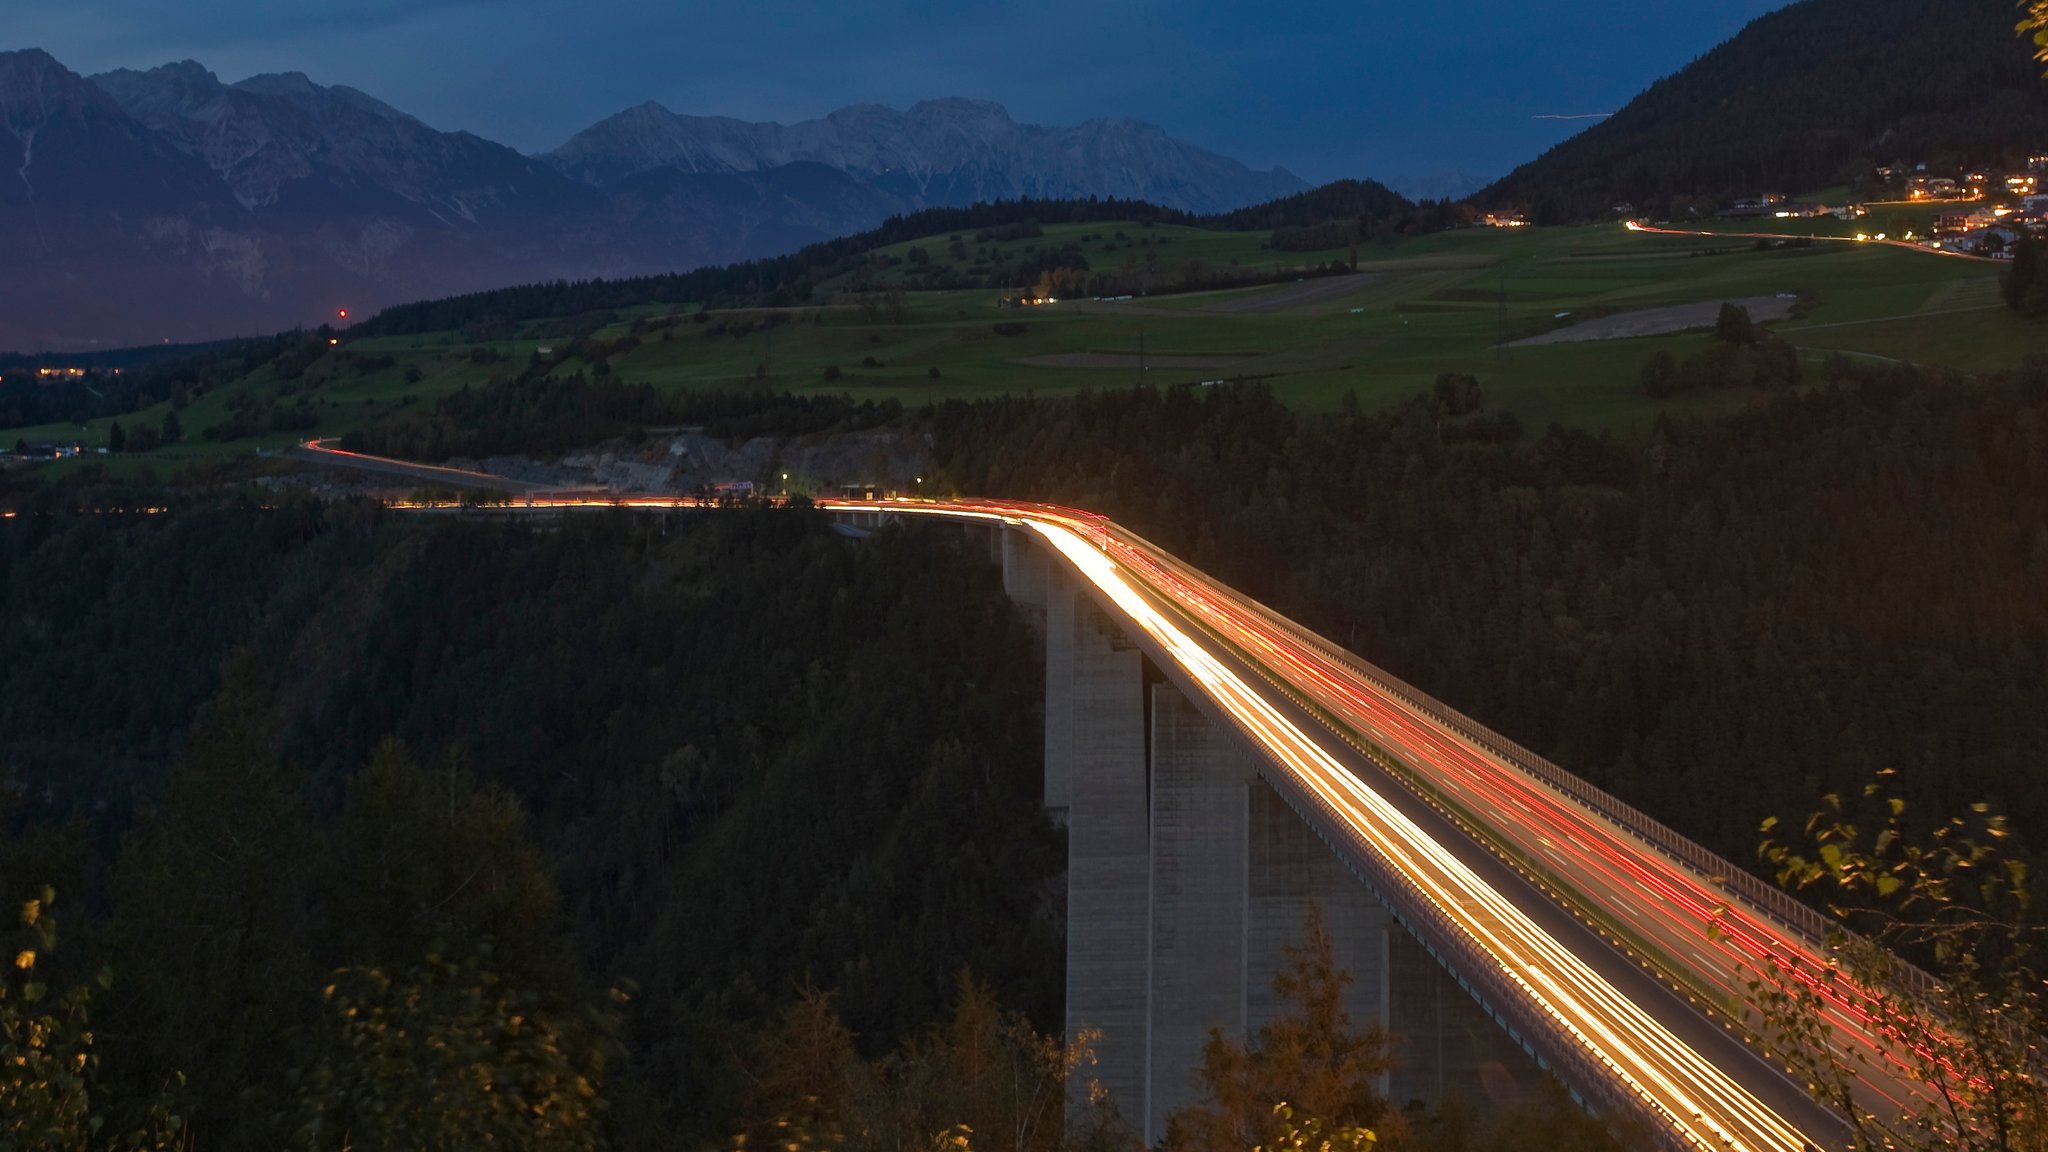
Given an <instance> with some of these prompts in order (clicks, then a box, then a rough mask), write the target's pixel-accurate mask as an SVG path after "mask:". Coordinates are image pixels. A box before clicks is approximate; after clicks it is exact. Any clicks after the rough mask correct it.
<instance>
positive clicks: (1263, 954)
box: [1245, 782, 1394, 1031]
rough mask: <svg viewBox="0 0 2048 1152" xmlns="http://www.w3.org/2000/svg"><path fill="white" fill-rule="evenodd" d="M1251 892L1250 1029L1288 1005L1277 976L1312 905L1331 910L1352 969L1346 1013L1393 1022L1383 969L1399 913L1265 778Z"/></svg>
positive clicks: (1331, 924)
mask: <svg viewBox="0 0 2048 1152" xmlns="http://www.w3.org/2000/svg"><path fill="white" fill-rule="evenodd" d="M1249 889H1250V905H1249V909H1250V915H1249V918H1248V919H1249V924H1248V929H1247V933H1248V940H1247V952H1246V965H1245V1005H1246V1011H1245V1023H1246V1026H1247V1027H1249V1028H1250V1029H1252V1030H1253V1031H1256V1030H1257V1029H1259V1028H1261V1027H1263V1026H1265V1024H1266V1022H1267V1021H1269V1020H1271V1019H1273V1018H1274V1017H1275V1016H1277V1015H1279V1014H1280V1013H1282V1012H1283V1011H1285V1010H1286V1009H1287V1007H1288V1006H1287V1005H1284V1004H1282V1003H1281V1002H1280V1000H1279V998H1278V997H1277V996H1276V995H1275V994H1274V992H1273V977H1274V975H1275V974H1276V973H1278V972H1279V971H1280V970H1281V969H1282V968H1283V967H1285V966H1286V963H1287V958H1286V955H1285V953H1284V952H1283V948H1284V947H1285V946H1287V945H1294V944H1299V943H1301V942H1302V939H1303V929H1304V927H1305V926H1306V925H1307V922H1308V910H1309V906H1310V905H1311V904H1314V905H1316V906H1318V907H1320V908H1321V909H1322V911H1323V923H1324V924H1325V925H1326V926H1327V927H1328V928H1329V932H1330V941H1331V944H1332V947H1333V951H1334V952H1335V954H1336V960H1337V966H1338V967H1339V968H1342V969H1343V970H1344V971H1346V972H1349V973H1350V974H1351V984H1350V986H1349V987H1347V988H1346V989H1345V996H1344V1007H1345V1010H1346V1011H1347V1012H1349V1013H1350V1014H1351V1018H1352V1020H1353V1021H1355V1022H1357V1023H1359V1024H1373V1023H1377V1024H1381V1025H1385V1024H1386V1022H1387V1017H1386V1001H1385V999H1384V997H1383V995H1382V989H1383V986H1384V980H1383V975H1382V972H1383V966H1384V965H1385V963H1386V945H1385V934H1386V930H1387V927H1388V925H1390V924H1393V923H1394V920H1393V917H1392V915H1391V914H1390V913H1388V912H1387V910H1386V909H1385V908H1384V907H1382V906H1381V905H1380V903H1379V901H1378V900H1376V899H1374V897H1373V895H1372V892H1371V890H1370V889H1368V888H1366V886H1365V885H1364V884H1363V883H1362V882H1360V881H1359V879H1358V878H1357V877H1356V876H1353V875H1352V874H1351V870H1350V869H1349V868H1346V867H1345V866H1344V862H1343V861H1342V860H1339V859H1338V858H1337V854H1336V853H1335V852H1334V851H1332V850H1331V848H1330V846H1329V845H1327V844H1325V843H1323V842H1322V841H1321V840H1320V839H1317V837H1316V834H1315V833H1314V832H1313V831H1312V830H1310V828H1309V826H1308V825H1307V824H1306V823H1305V822H1303V821H1302V819H1301V817H1299V816H1297V815H1296V814H1295V812H1294V809H1292V808H1290V807H1288V806H1287V802H1286V801H1285V800H1282V799H1281V798H1280V796H1279V794H1278V793H1276V792H1274V791H1273V790H1272V789H1271V788H1269V787H1267V786H1266V785H1265V784H1264V783H1263V782H1261V783H1260V784H1259V785H1258V786H1257V787H1255V788H1253V789H1252V790H1251V852H1250V860H1249Z"/></svg>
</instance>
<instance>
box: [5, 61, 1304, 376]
mask: <svg viewBox="0 0 2048 1152" xmlns="http://www.w3.org/2000/svg"><path fill="white" fill-rule="evenodd" d="M0 161H4V163H0V168H4V169H11V170H12V173H13V177H14V178H13V179H0V263H4V264H5V266H6V267H7V268H8V269H9V271H10V273H11V274H10V275H9V276H8V277H6V278H5V281H4V282H0V348H10V347H11V348H17V349H24V350H26V349H30V348H40V347H50V348H89V347H109V346H118V345H124V344H136V343H155V342H158V341H162V340H190V339H204V338H209V337H217V336H223V335H231V334H237V333H249V332H259V331H269V330H275V329H279V328H285V327H291V326H294V325H301V324H317V323H319V322H321V321H322V320H324V319H326V318H328V317H331V316H333V315H334V314H335V311H336V309H339V308H343V307H346V308H349V309H351V310H352V311H355V312H357V313H359V314H367V313H368V312H369V311H370V310H372V309H374V308H376V307H379V306H382V305H385V304H390V303H396V302H402V301H406V300H413V299H422V298H428V297H435V296H446V295H452V294H458V293H462V292H469V291H475V290H478V289H482V288H488V287H495V286H498V285H503V284H511V283H521V282H530V281H535V280H545V279H555V278H566V279H581V278H589V277H596V276H605V277H616V276H627V275H639V274H647V273H656V272H666V271H675V270H681V269H687V268H692V267H696V266H700V265H704V264H711V263H724V262H730V261H735V260H742V259H747V258H751V257H756V256H763V255H771V254H775V253H780V252H786V251H791V250H793V249H795V248H798V247H800V246H802V245H804V244H807V243H811V242H814V241H818V240H823V239H829V238H831V237H835V236H840V235H845V234H847V233H851V232H857V231H861V230H863V229H866V228H871V227H873V226H875V225H876V224H879V223H880V222H881V221H883V220H884V219H886V218H888V217H889V216H891V215H895V214H898V213H903V212H908V211H914V210H916V209H919V208H925V207H932V206H943V205H961V204H967V203H971V202H974V201H976V200H987V199H993V198H1015V197H1020V196H1035V197H1073V196H1081V197H1085V196H1116V197H1123V198H1140V199H1145V200H1149V201H1151V202H1154V203H1158V204H1162V205H1165V206H1168V207H1175V208H1182V209H1186V210H1191V211H1198V212H1215V211H1223V210H1228V209H1231V208H1237V207H1242V206H1244V205H1248V204H1252V203H1257V202H1260V201H1264V200H1269V199H1274V198H1277V197H1281V196H1285V195H1288V194H1290V193H1294V192H1298V191H1301V190H1303V189H1305V188H1306V187H1307V185H1306V184H1305V183H1303V182H1302V181H1301V180H1300V179H1298V178H1296V177H1295V176H1293V175H1292V174H1290V173H1288V172H1286V171H1284V170H1281V169H1275V170H1272V171H1269V172H1257V171H1253V170H1251V169H1249V168H1247V167H1245V166H1244V165H1243V164H1240V163H1238V162H1236V161H1234V160H1230V159H1228V158H1226V157H1222V156H1218V155H1216V154H1214V153H1212V152H1208V151H1205V150H1203V149H1201V148H1198V147H1196V146H1194V145H1191V144H1187V143H1184V142H1181V141H1177V140H1174V139H1172V138H1171V137H1169V136H1167V135H1166V133H1165V132H1163V131H1162V130H1160V129H1159V128H1157V127H1154V126H1152V125H1148V124H1141V123H1138V122H1136V121H1132V120H1123V119H1104V120H1092V121H1089V122H1087V123H1085V124H1081V125H1078V126H1076V127H1072V128H1044V127H1038V126H1035V125H1028V124H1020V123H1017V122H1016V121H1014V120H1012V119H1011V118H1010V116H1009V114H1008V113H1007V112H1006V111H1005V110H1004V109H1003V108H1002V107H1001V106H1000V105H996V104H991V103H987V102H982V101H972V100H958V99H953V100H930V101H924V102H922V103H919V104H916V105H913V106H912V107H911V108H910V109H909V110H908V111H901V112H899V111H896V110H893V109H889V108H883V107H880V106H876V105H860V106H856V107H852V108H845V109H842V110H840V111H838V112H835V113H833V114H831V115H829V116H826V117H824V118H822V119H819V120H813V121H807V122H804V123H800V124H796V125H790V126H784V125H780V124H754V123H748V122H745V121H739V120H731V119H723V118H714V117H693V116H682V115H678V114H676V113H673V112H670V111H668V110H667V109H664V108H661V107H660V106H659V105H653V104H644V105H641V106H639V107H637V108H632V109H628V110H627V111H625V112H621V113H619V114H618V115H616V116H613V117H610V118H608V119H606V120H604V121H602V122H600V123H598V124H595V125H593V126H591V127H590V128H589V129H587V130H585V131H583V132H581V133H578V134H577V135H576V136H575V137H574V138H573V139H571V140H570V141H569V142H568V143H566V144H564V145H563V146H562V147H561V148H560V149H558V150H556V151H555V152H552V153H549V154H547V155H543V156H526V155H523V154H521V153H519V152H517V151H515V150H513V149H511V148H507V147H505V146H503V145H500V144H496V143H493V142H491V141H489V140H485V139H483V138H481V137H478V136H475V135H472V134H470V133H467V132H442V131H439V130H437V129H435V128H432V127H430V126H429V125H427V124H425V123H423V122H421V121H420V120H418V119H416V118H414V117H412V116H409V115H407V114H406V113H404V112H402V111H399V110H398V109H396V108H393V107H391V106H389V105H387V104H385V103H383V102H381V101H379V100H377V99H376V98H374V97H372V96H369V95H367V94H365V93H363V92H360V91H357V90H355V89H353V88H348V87H344V86H339V85H337V86H322V85H319V84H315V83H313V82H312V81H310V80H308V79H307V78H306V77H305V76H303V75H301V74H298V73H285V74H276V75H262V76H255V77H251V78H249V79H247V80H243V81H241V82H239V83H234V84H227V83H223V82H222V81H221V80H220V79H219V78H218V77H216V76H215V75H214V74H213V73H211V72H209V71H208V70H206V69H205V68H204V67H202V66H201V65H199V64H196V63H193V62H191V61H185V62H181V63H175V64H167V65H164V66H163V67H160V68H154V69H150V70H148V71H132V70H121V71H116V72H109V73H106V74H104V75H99V76H94V77H91V78H86V77H83V76H80V75H78V74H77V73H75V72H72V71H71V70H69V69H67V68H65V67H64V66H63V65H62V64H60V63H59V62H58V61H57V60H55V59H54V58H52V57H51V56H50V55H49V54H47V53H45V52H42V51H40V50H35V49H28V50H22V51H14V52H4V53H0Z"/></svg>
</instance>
